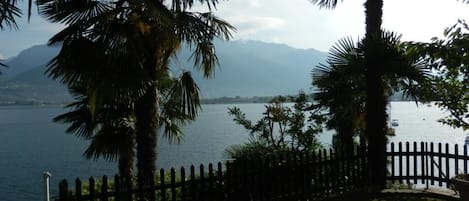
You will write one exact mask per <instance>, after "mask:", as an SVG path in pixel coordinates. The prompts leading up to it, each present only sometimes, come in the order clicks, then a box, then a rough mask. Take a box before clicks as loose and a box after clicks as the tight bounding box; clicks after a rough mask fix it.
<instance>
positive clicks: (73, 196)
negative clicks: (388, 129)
mask: <svg viewBox="0 0 469 201" xmlns="http://www.w3.org/2000/svg"><path fill="white" fill-rule="evenodd" d="M364 153H365V151H364V149H360V148H357V149H356V150H355V151H354V152H351V153H346V154H340V153H339V152H334V151H333V150H321V151H318V152H314V153H311V154H284V155H280V156H272V157H267V158H252V159H247V160H238V161H232V162H227V163H226V164H224V165H223V164H221V163H218V164H217V165H216V166H215V167H214V166H213V165H212V164H209V165H208V166H207V167H206V166H203V165H201V166H199V167H198V168H195V167H194V166H191V167H190V169H189V171H187V170H186V169H184V168H181V169H179V170H178V171H176V170H175V169H171V170H170V171H169V172H166V171H165V170H160V172H159V173H158V174H155V175H156V176H155V183H154V184H153V185H152V186H151V187H149V188H147V189H138V188H136V185H135V181H130V179H127V180H124V179H122V178H120V177H119V176H115V177H114V180H113V181H110V180H108V178H107V177H106V176H104V177H103V178H102V179H101V180H99V182H97V181H96V180H95V179H94V178H90V179H89V180H88V182H86V185H84V184H83V182H81V181H80V180H79V179H77V180H76V181H75V184H74V187H73V188H71V189H70V188H69V187H68V183H67V181H66V180H64V181H62V182H61V183H60V185H59V196H58V198H57V199H58V200H59V201H69V200H76V201H85V200H86V201H98V200H99V201H108V200H115V201H120V200H143V198H144V197H145V196H144V194H145V193H153V195H154V196H153V195H152V196H150V197H155V200H161V201H167V200H168V201H186V200H187V201H195V200H208V201H212V200H213V201H215V200H216V201H223V200H227V201H231V200H233V201H235V200H236V201H242V200H279V201H280V200H316V199H322V198H325V197H331V196H335V195H339V194H342V193H345V192H350V191H354V190H356V189H358V188H361V187H363V186H364V185H365V184H366V182H365V181H366V175H367V169H366V167H367V160H366V157H365V155H364Z"/></svg>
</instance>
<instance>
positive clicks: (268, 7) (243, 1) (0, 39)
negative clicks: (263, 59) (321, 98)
mask: <svg viewBox="0 0 469 201" xmlns="http://www.w3.org/2000/svg"><path fill="white" fill-rule="evenodd" d="M25 2H27V1H23V4H22V5H19V7H20V8H22V9H23V10H26V8H27V6H26V5H25ZM364 2H365V0H344V1H343V2H340V1H339V4H338V6H337V8H336V9H334V10H327V9H319V8H318V7H316V6H315V5H313V4H312V3H311V2H310V1H309V0H288V1H286V0H220V4H219V5H218V6H217V10H216V11H215V13H216V15H217V16H219V17H221V18H223V19H225V20H227V21H228V22H229V23H231V24H232V25H234V26H235V27H236V28H237V32H236V33H235V34H234V38H233V39H234V40H261V41H265V42H274V43H283V44H287V45H289V46H292V47H295V48H301V49H308V48H314V49H317V50H320V51H325V52H327V51H328V50H329V49H330V47H331V46H332V45H333V44H334V43H335V42H336V41H337V40H338V39H340V38H343V37H347V36H352V37H356V38H358V37H360V36H363V34H364V32H365V25H364V22H365V16H364V7H363V3H364ZM383 9H384V10H383V28H384V29H387V30H391V31H395V32H397V33H400V34H402V39H403V40H413V41H430V39H431V38H432V37H435V36H436V37H442V33H443V30H444V28H445V27H448V26H451V25H453V24H455V23H456V22H457V20H458V19H467V20H469V5H466V4H462V3H461V2H459V1H457V0H384V8H383ZM33 11H34V12H33V16H32V18H31V21H30V22H29V23H28V22H27V19H26V18H25V17H23V18H21V19H18V23H19V30H3V31H0V59H5V58H8V57H12V56H15V55H17V54H18V53H19V52H20V51H21V50H23V49H26V48H29V47H31V46H33V45H39V44H45V43H47V40H48V39H49V38H50V37H51V36H53V35H54V34H55V33H57V32H58V31H60V30H61V29H62V28H63V25H58V24H51V23H49V22H47V21H46V20H45V19H43V18H42V17H40V16H38V15H37V11H36V9H33Z"/></svg>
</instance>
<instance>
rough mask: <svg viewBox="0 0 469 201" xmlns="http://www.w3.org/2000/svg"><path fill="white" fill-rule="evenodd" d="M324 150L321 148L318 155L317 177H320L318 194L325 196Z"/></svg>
mask: <svg viewBox="0 0 469 201" xmlns="http://www.w3.org/2000/svg"><path fill="white" fill-rule="evenodd" d="M322 152H323V150H319V152H318V157H317V166H318V169H317V178H318V196H321V197H322V196H323V195H324V183H325V182H324V181H325V178H324V177H325V175H324V172H323V170H324V166H323V165H322V164H324V163H325V162H324V159H323V154H322Z"/></svg>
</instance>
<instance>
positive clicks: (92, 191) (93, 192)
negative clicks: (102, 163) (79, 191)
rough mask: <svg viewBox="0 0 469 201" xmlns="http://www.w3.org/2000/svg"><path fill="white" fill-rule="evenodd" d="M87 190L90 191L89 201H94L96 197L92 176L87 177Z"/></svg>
mask: <svg viewBox="0 0 469 201" xmlns="http://www.w3.org/2000/svg"><path fill="white" fill-rule="evenodd" d="M88 191H89V192H90V201H94V200H95V199H96V193H95V190H94V178H93V177H90V179H89V189H88Z"/></svg>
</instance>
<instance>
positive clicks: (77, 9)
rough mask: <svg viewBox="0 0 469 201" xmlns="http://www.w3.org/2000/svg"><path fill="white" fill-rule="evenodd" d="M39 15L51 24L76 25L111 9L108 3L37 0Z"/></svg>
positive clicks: (96, 0)
mask: <svg viewBox="0 0 469 201" xmlns="http://www.w3.org/2000/svg"><path fill="white" fill-rule="evenodd" d="M37 4H38V7H39V14H40V15H42V16H44V17H46V19H47V20H49V21H51V22H53V23H62V24H77V23H81V22H88V21H90V20H91V19H92V18H95V17H97V16H100V15H102V14H103V13H106V12H108V11H110V10H111V9H113V6H112V4H111V2H110V1H98V0H89V1H80V0H61V1H57V0H38V1H37Z"/></svg>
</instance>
